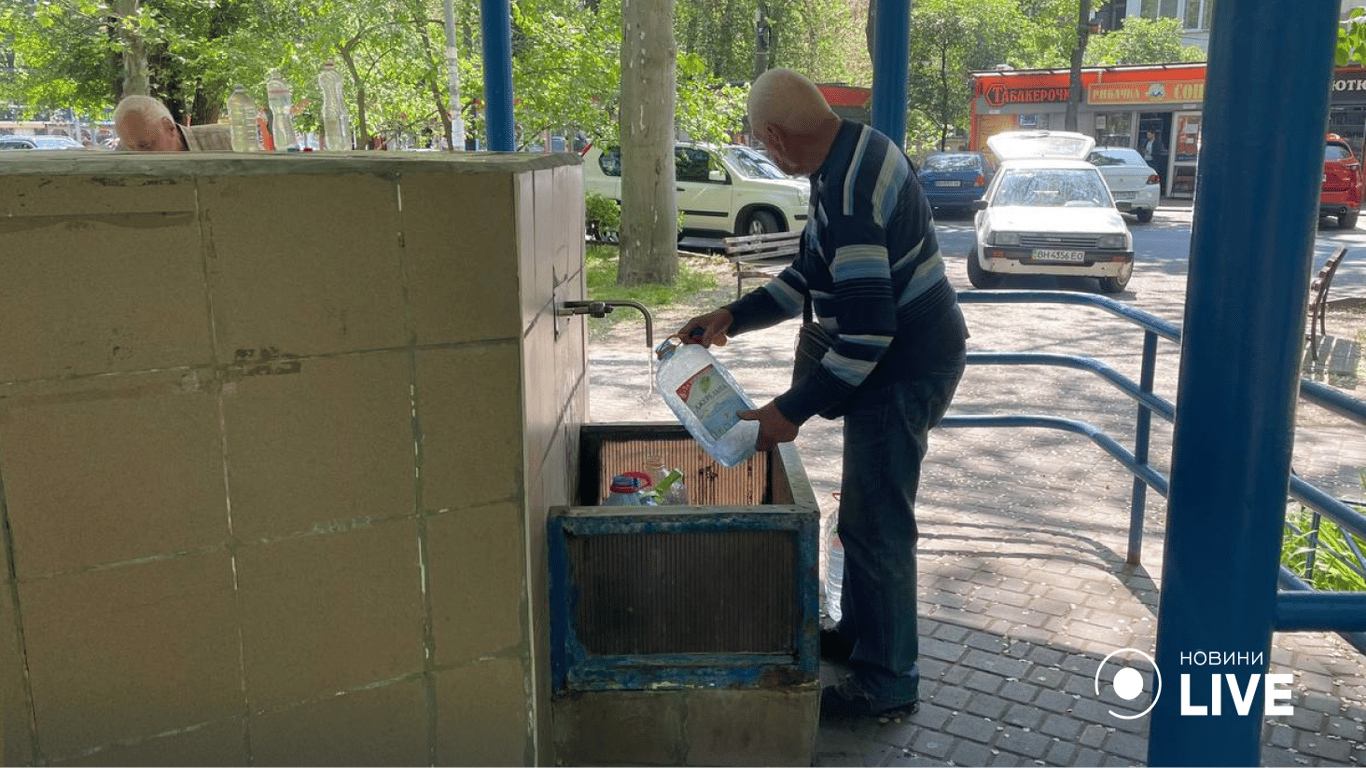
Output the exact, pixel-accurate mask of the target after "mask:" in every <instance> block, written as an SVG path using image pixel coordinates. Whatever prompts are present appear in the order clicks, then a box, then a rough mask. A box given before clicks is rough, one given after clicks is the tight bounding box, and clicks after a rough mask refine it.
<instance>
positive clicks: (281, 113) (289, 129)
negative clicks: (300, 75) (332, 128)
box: [266, 69, 299, 150]
mask: <svg viewBox="0 0 1366 768" xmlns="http://www.w3.org/2000/svg"><path fill="white" fill-rule="evenodd" d="M266 101H267V102H269V103H270V115H271V119H270V132H271V134H272V137H273V138H274V139H275V149H277V150H290V149H292V150H298V149H299V139H298V138H297V137H296V136H295V135H294V118H292V117H290V114H289V110H290V107H291V106H293V104H292V102H293V99H292V96H291V94H290V90H289V83H286V82H285V79H284V78H283V77H281V76H280V70H278V69H272V70H271V71H270V74H268V75H266Z"/></svg>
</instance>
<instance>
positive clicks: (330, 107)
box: [318, 59, 351, 150]
mask: <svg viewBox="0 0 1366 768" xmlns="http://www.w3.org/2000/svg"><path fill="white" fill-rule="evenodd" d="M318 88H319V89H321V90H322V92H323V143H324V147H323V149H331V150H345V149H350V148H351V118H350V116H349V115H347V114H346V99H345V97H344V95H343V91H342V76H341V73H340V72H338V71H337V67H336V66H335V65H334V64H333V63H332V61H331V60H330V59H329V60H328V61H327V63H325V64H323V71H322V72H320V73H318Z"/></svg>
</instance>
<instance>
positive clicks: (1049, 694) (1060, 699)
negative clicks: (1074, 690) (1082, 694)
mask: <svg viewBox="0 0 1366 768" xmlns="http://www.w3.org/2000/svg"><path fill="white" fill-rule="evenodd" d="M1076 702H1077V700H1076V699H1075V698H1073V697H1072V696H1071V695H1069V694H1066V693H1063V692H1062V691H1053V690H1049V691H1040V692H1039V695H1038V696H1036V697H1035V698H1034V704H1035V705H1037V706H1038V707H1039V709H1042V710H1044V711H1046V712H1056V713H1059V714H1062V713H1066V712H1070V711H1072V707H1073V705H1075V704H1076Z"/></svg>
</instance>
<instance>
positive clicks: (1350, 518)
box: [940, 291, 1366, 654]
mask: <svg viewBox="0 0 1366 768" xmlns="http://www.w3.org/2000/svg"><path fill="white" fill-rule="evenodd" d="M958 300H959V302H960V303H963V304H1026V303H1046V304H1073V305H1080V306H1088V307H1093V308H1096V309H1101V310H1104V311H1106V312H1109V313H1110V314H1112V315H1114V316H1116V317H1119V318H1120V319H1122V320H1125V321H1127V322H1129V323H1132V324H1134V325H1137V326H1139V327H1141V328H1142V329H1143V331H1144V341H1143V355H1142V363H1141V374H1140V379H1141V381H1140V382H1134V381H1133V380H1132V379H1130V378H1128V377H1126V376H1124V375H1123V374H1121V373H1119V372H1118V371H1115V370H1114V369H1113V368H1111V367H1109V366H1108V365H1106V364H1105V363H1103V362H1100V361H1099V360H1095V359H1093V358H1089V357H1081V356H1075V355H1059V354H1051V353H1035V352H972V353H969V354H968V363H969V364H971V365H1050V366H1059V367H1070V368H1076V369H1079V370H1087V371H1091V372H1092V373H1095V374H1096V375H1098V376H1100V377H1101V378H1102V379H1105V380H1106V381H1107V382H1109V383H1110V384H1111V385H1112V386H1114V387H1115V388H1116V389H1118V390H1119V391H1121V392H1123V393H1125V394H1127V395H1129V396H1130V397H1131V398H1132V399H1133V400H1134V401H1136V402H1137V403H1138V404H1139V409H1138V413H1137V416H1136V417H1135V435H1134V443H1135V448H1134V450H1133V451H1132V452H1130V451H1129V450H1127V449H1126V448H1124V447H1123V446H1121V445H1120V444H1119V443H1118V442H1116V441H1115V440H1114V439H1113V438H1112V437H1110V436H1109V435H1108V434H1106V433H1105V432H1104V431H1103V430H1102V429H1100V428H1099V427H1096V426H1095V425H1092V424H1090V423H1087V422H1084V421H1078V420H1074V419H1065V418H1059V417H1054V416H1040V415H1026V414H1011V415H988V416H983V415H975V416H966V415H955V414H949V415H947V416H945V417H944V419H943V420H942V421H941V422H940V426H944V427H951V428H952V427H958V428H963V427H979V428H980V427H998V428H999V427H1042V428H1046V429H1056V430H1061V431H1065V432H1072V433H1075V434H1080V435H1085V436H1087V437H1089V438H1090V439H1091V440H1092V442H1094V443H1096V445H1098V446H1100V447H1101V448H1102V449H1103V450H1104V451H1105V452H1106V453H1108V454H1110V456H1112V457H1113V458H1114V459H1116V460H1117V461H1119V463H1120V464H1122V465H1123V466H1124V467H1125V468H1126V469H1128V470H1129V472H1130V473H1131V474H1133V475H1134V488H1133V495H1132V499H1131V503H1130V511H1129V550H1128V553H1127V560H1128V562H1129V563H1131V564H1137V563H1138V562H1139V559H1140V555H1141V546H1142V533H1143V518H1144V512H1145V508H1146V489H1147V488H1148V487H1151V488H1153V489H1154V490H1156V491H1157V492H1158V493H1160V494H1162V495H1163V496H1166V495H1167V491H1168V483H1169V481H1168V478H1167V476H1166V475H1164V474H1163V473H1161V472H1159V471H1158V470H1156V469H1154V468H1153V467H1152V466H1151V465H1150V464H1149V463H1148V446H1149V441H1150V438H1151V433H1150V426H1151V421H1150V420H1151V414H1152V413H1156V414H1157V415H1159V416H1161V417H1162V418H1164V419H1166V420H1167V421H1172V420H1173V419H1174V417H1175V413H1176V409H1175V407H1174V406H1173V405H1172V403H1170V402H1169V401H1167V400H1166V399H1164V398H1162V397H1160V396H1158V395H1156V394H1154V393H1153V379H1154V370H1155V367H1156V360H1157V339H1158V338H1163V339H1166V340H1168V341H1172V342H1176V343H1180V341H1181V330H1180V328H1178V327H1177V325H1176V324H1175V323H1172V322H1171V321H1168V320H1165V319H1163V318H1160V317H1157V316H1156V315H1153V314H1151V313H1149V312H1146V311H1144V310H1141V309H1138V308H1136V307H1131V306H1129V305H1127V304H1122V303H1120V302H1118V301H1116V300H1114V299H1111V298H1109V297H1106V296H1098V295H1095V294H1086V293H1071V292H1066V291H966V292H963V293H960V294H959V295H958ZM1300 398H1301V399H1302V400H1305V401H1306V402H1310V403H1313V404H1315V405H1318V406H1320V407H1322V408H1324V409H1326V410H1328V411H1330V412H1332V413H1334V414H1337V415H1339V416H1341V417H1343V418H1346V419H1348V420H1349V421H1352V422H1355V423H1357V424H1360V425H1362V426H1366V401H1363V400H1358V399H1356V398H1353V397H1351V396H1349V395H1346V394H1344V393H1343V392H1341V391H1339V390H1336V389H1333V388H1332V387H1329V386H1326V385H1324V384H1321V383H1319V382H1316V381H1312V380H1310V379H1304V378H1302V379H1301V380H1300ZM1289 489H1290V495H1291V496H1293V497H1294V498H1295V499H1297V500H1299V501H1300V502H1301V503H1303V504H1304V505H1305V506H1307V507H1310V508H1311V509H1314V510H1315V511H1316V512H1318V513H1321V514H1323V515H1327V516H1328V517H1329V518H1330V519H1332V520H1333V521H1334V522H1336V523H1337V524H1338V525H1339V526H1341V527H1342V528H1343V529H1344V530H1345V531H1349V532H1351V533H1354V534H1356V535H1358V536H1362V537H1366V515H1363V514H1362V513H1360V512H1357V511H1356V510H1354V509H1352V508H1351V507H1349V506H1348V505H1347V504H1344V503H1343V502H1341V501H1339V500H1338V499H1335V498H1333V497H1332V496H1330V495H1329V494H1328V493H1326V492H1324V491H1323V490H1321V489H1319V488H1318V487H1316V486H1314V485H1313V484H1311V483H1308V482H1306V481H1305V480H1303V479H1301V478H1299V477H1295V476H1292V477H1290V478H1289ZM1280 582H1281V585H1282V586H1283V587H1285V589H1284V590H1282V591H1280V592H1279V593H1278V595H1277V605H1276V630H1277V631H1283V632H1295V631H1305V630H1333V631H1337V632H1338V633H1339V634H1340V635H1342V637H1343V638H1344V639H1346V640H1347V641H1348V642H1349V643H1351V644H1352V645H1353V646H1354V647H1356V648H1357V650H1359V651H1360V652H1362V653H1363V654H1366V631H1361V629H1360V628H1362V627H1366V594H1357V593H1341V592H1324V591H1319V590H1314V589H1313V587H1312V586H1310V585H1309V584H1308V583H1307V582H1305V581H1304V580H1303V579H1301V578H1300V577H1299V576H1297V575H1295V574H1294V573H1293V572H1291V571H1290V570H1289V569H1287V568H1285V567H1284V566H1281V573H1280Z"/></svg>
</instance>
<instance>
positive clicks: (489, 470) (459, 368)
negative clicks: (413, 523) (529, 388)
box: [417, 342, 523, 510]
mask: <svg viewBox="0 0 1366 768" xmlns="http://www.w3.org/2000/svg"><path fill="white" fill-rule="evenodd" d="M520 378H521V355H520V348H519V345H518V344H517V343H516V342H508V343H500V344H488V345H477V346H468V347H459V348H456V349H438V350H419V351H418V353H417V394H418V423H419V429H420V430H421V440H422V462H423V463H422V467H421V469H420V473H421V478H422V488H423V500H422V505H423V507H424V508H425V509H428V510H435V509H454V508H460V507H472V506H479V505H482V504H488V503H490V502H495V501H505V500H507V499H510V498H518V497H520V494H521V492H522V418H523V417H522V387H521V386H520V384H519V380H520Z"/></svg>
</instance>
